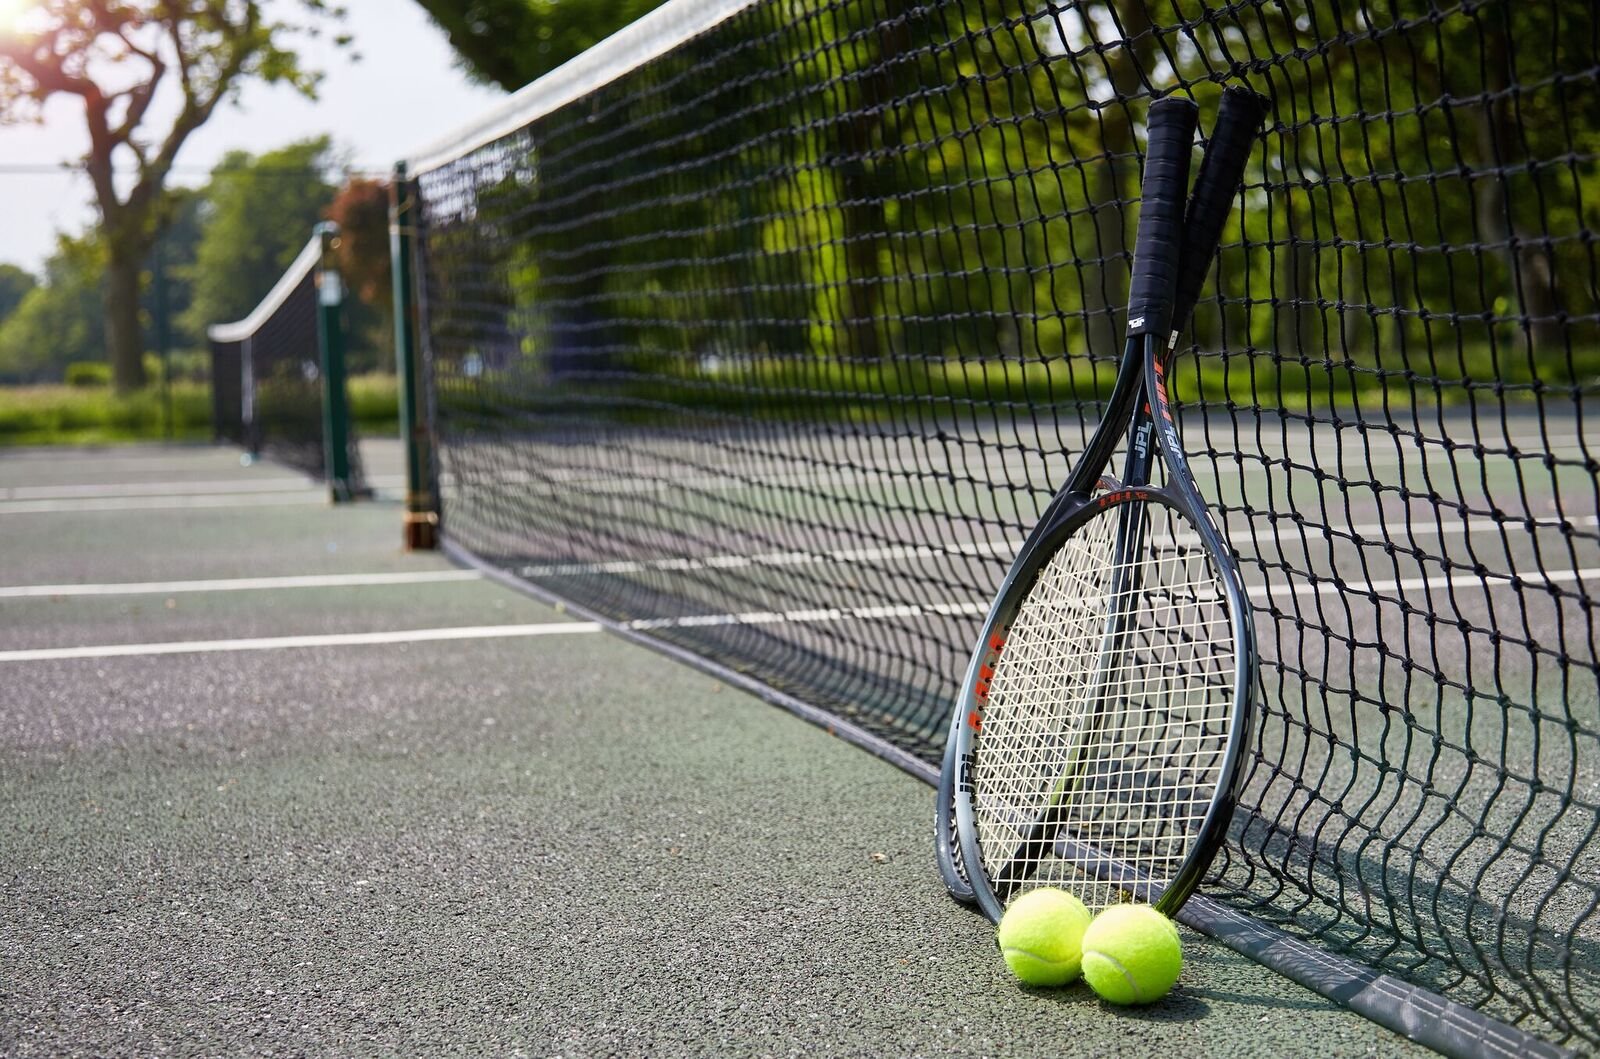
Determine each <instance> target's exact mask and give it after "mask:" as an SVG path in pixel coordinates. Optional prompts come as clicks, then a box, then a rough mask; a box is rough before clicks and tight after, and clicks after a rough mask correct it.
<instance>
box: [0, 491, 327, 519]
mask: <svg viewBox="0 0 1600 1059" xmlns="http://www.w3.org/2000/svg"><path fill="white" fill-rule="evenodd" d="M313 506H321V507H327V506H328V490H327V489H326V488H321V489H314V488H312V487H310V486H307V487H306V488H304V489H302V490H300V491H299V492H296V493H209V494H205V495H202V496H170V497H169V496H127V497H85V498H83V499H80V500H0V516H5V515H58V514H66V513H70V512H74V511H190V510H199V509H201V508H217V507H313Z"/></svg>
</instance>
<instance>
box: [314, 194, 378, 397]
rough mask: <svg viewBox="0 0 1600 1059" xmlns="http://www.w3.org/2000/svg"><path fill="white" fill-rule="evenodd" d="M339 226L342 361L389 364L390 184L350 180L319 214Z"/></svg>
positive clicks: (355, 365) (355, 366)
mask: <svg viewBox="0 0 1600 1059" xmlns="http://www.w3.org/2000/svg"><path fill="white" fill-rule="evenodd" d="M324 216H326V217H327V219H328V220H330V221H332V222H333V223H335V224H337V225H338V226H339V243H338V248H337V250H336V251H335V253H336V256H337V259H338V263H339V273H340V275H341V276H343V277H344V282H345V288H346V290H347V291H348V293H349V297H347V298H346V299H345V327H346V337H347V345H348V349H347V350H346V360H347V362H348V363H349V365H350V368H351V370H352V371H372V370H375V369H378V370H381V369H383V368H385V367H390V366H392V365H393V364H394V289H393V286H392V285H391V283H390V280H389V185H388V184H385V183H380V182H378V181H375V180H362V179H359V178H357V179H354V180H350V181H348V182H346V184H345V185H344V187H342V188H340V189H339V192H338V194H337V195H336V196H335V197H334V200H333V202H332V203H331V204H330V205H329V206H328V208H327V210H326V211H325V213H324Z"/></svg>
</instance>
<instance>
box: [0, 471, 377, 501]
mask: <svg viewBox="0 0 1600 1059" xmlns="http://www.w3.org/2000/svg"><path fill="white" fill-rule="evenodd" d="M367 484H368V485H370V486H372V487H373V488H374V489H378V488H389V487H391V486H399V485H404V484H405V476H404V475H396V474H386V475H376V476H373V475H369V476H368V477H367ZM325 488H327V487H326V486H324V485H323V484H322V483H321V482H318V481H317V480H316V479H314V478H308V477H306V476H305V475H299V476H296V477H291V478H285V477H276V478H257V479H254V480H251V479H244V478H231V479H220V480H215V481H198V482H118V483H110V482H95V483H79V484H77V485H15V486H10V487H5V488H0V503H6V502H9V501H17V500H80V499H102V500H118V499H133V498H135V497H145V496H154V497H171V498H177V497H185V496H231V495H245V494H252V493H297V492H303V491H305V490H307V489H325Z"/></svg>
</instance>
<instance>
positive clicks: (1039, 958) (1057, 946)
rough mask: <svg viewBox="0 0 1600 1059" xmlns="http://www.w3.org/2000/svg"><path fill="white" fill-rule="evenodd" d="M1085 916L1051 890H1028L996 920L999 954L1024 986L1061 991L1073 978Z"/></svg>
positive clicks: (1078, 907)
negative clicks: (1057, 987) (1055, 986)
mask: <svg viewBox="0 0 1600 1059" xmlns="http://www.w3.org/2000/svg"><path fill="white" fill-rule="evenodd" d="M1088 925H1089V910H1088V909H1087V908H1085V907H1083V902H1082V901H1080V900H1078V899H1077V898H1076V897H1074V896H1072V895H1071V894H1069V893H1067V891H1065V890H1058V889H1056V888H1055V887H1053V886H1046V887H1041V888H1040V889H1037V890H1029V891H1028V892H1027V893H1025V894H1023V895H1022V896H1021V897H1019V898H1017V899H1016V900H1015V901H1013V902H1011V906H1010V907H1009V908H1007V909H1006V914H1005V915H1003V916H1001V917H1000V932H999V934H998V935H997V939H998V941H999V942H1000V954H1001V955H1002V956H1004V957H1005V959H1006V966H1007V967H1009V968H1011V973H1012V974H1014V975H1016V976H1017V977H1018V978H1019V979H1021V980H1022V981H1023V982H1025V983H1027V984H1028V985H1066V984H1067V983H1068V982H1071V981H1074V980H1075V979H1076V978H1077V977H1078V969H1079V961H1080V959H1081V956H1082V951H1083V950H1082V942H1083V932H1084V929H1085V928H1086V927H1088Z"/></svg>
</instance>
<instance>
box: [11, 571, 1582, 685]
mask: <svg viewBox="0 0 1600 1059" xmlns="http://www.w3.org/2000/svg"><path fill="white" fill-rule="evenodd" d="M1591 579H1592V580H1596V581H1597V582H1600V567H1596V568H1592V569H1586V570H1572V571H1565V570H1561V571H1556V572H1554V573H1551V574H1547V575H1545V576H1544V577H1543V578H1541V579H1540V580H1541V581H1543V582H1546V583H1555V582H1563V581H1581V580H1591ZM1456 580H1457V579H1456V578H1453V577H1450V576H1435V577H1416V578H1401V579H1398V580H1393V581H1375V582H1372V583H1371V585H1370V590H1371V591H1375V592H1398V591H1413V590H1416V589H1419V588H1425V587H1427V588H1435V587H1436V588H1448V587H1459V588H1462V589H1468V588H1477V589H1493V588H1496V587H1500V586H1501V585H1505V586H1506V587H1509V582H1510V580H1511V579H1510V577H1509V576H1506V575H1501V574H1496V575H1490V577H1489V578H1488V579H1487V580H1484V579H1480V578H1476V577H1468V576H1463V577H1461V578H1460V579H1459V580H1460V582H1461V584H1460V585H1459V586H1457V585H1456V584H1455V582H1456ZM1496 582H1498V583H1499V584H1496ZM1528 584H1529V587H1533V588H1537V587H1538V584H1539V582H1537V581H1532V580H1529V581H1528ZM1255 587H1256V589H1257V591H1259V586H1255ZM1339 590H1340V587H1339V586H1338V585H1336V584H1334V583H1332V582H1331V581H1324V582H1319V583H1316V584H1308V585H1285V586H1282V587H1279V588H1273V589H1269V590H1268V593H1267V594H1268V595H1270V596H1284V595H1289V596H1298V595H1320V594H1322V593H1324V592H1337V591H1339ZM1249 592H1250V589H1249V588H1247V589H1246V595H1248V594H1249ZM988 609H989V604H988V603H987V602H980V601H972V602H968V603H932V604H920V603H909V604H899V605H888V606H876V607H844V608H840V607H830V608H819V609H813V610H788V611H746V612H744V613H740V614H691V615H684V616H681V617H676V618H642V619H638V620H635V621H630V622H626V623H624V627H625V628H628V629H632V630H634V631H637V632H653V631H656V630H659V629H689V628H705V627H708V626H718V625H798V624H806V623H813V622H831V621H870V620H873V619H877V618H905V617H920V616H923V615H940V616H945V617H953V616H966V615H981V614H984V613H986V612H987V611H988ZM601 628H602V626H601V625H600V624H599V623H598V622H587V621H575V622H559V623H547V624H543V625H480V626H466V627H460V628H449V629H408V630H403V631H399V632H365V633H361V632H358V633H333V634H329V635H322V636H269V637H262V638H258V639H247V640H189V641H173V642H166V643H143V644H104V645H100V646H95V647H44V648H36V649H32V650H23V651H0V662H44V661H61V660H74V659H85V658H121V657H132V656H149V655H174V654H210V653H215V652H223V651H275V650H285V649H289V648H301V647H359V646H368V645H373V644H397V643H424V642H429V641H438V640H481V639H490V638H495V637H515V636H566V635H576V634H582V633H594V632H599V631H601Z"/></svg>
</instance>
